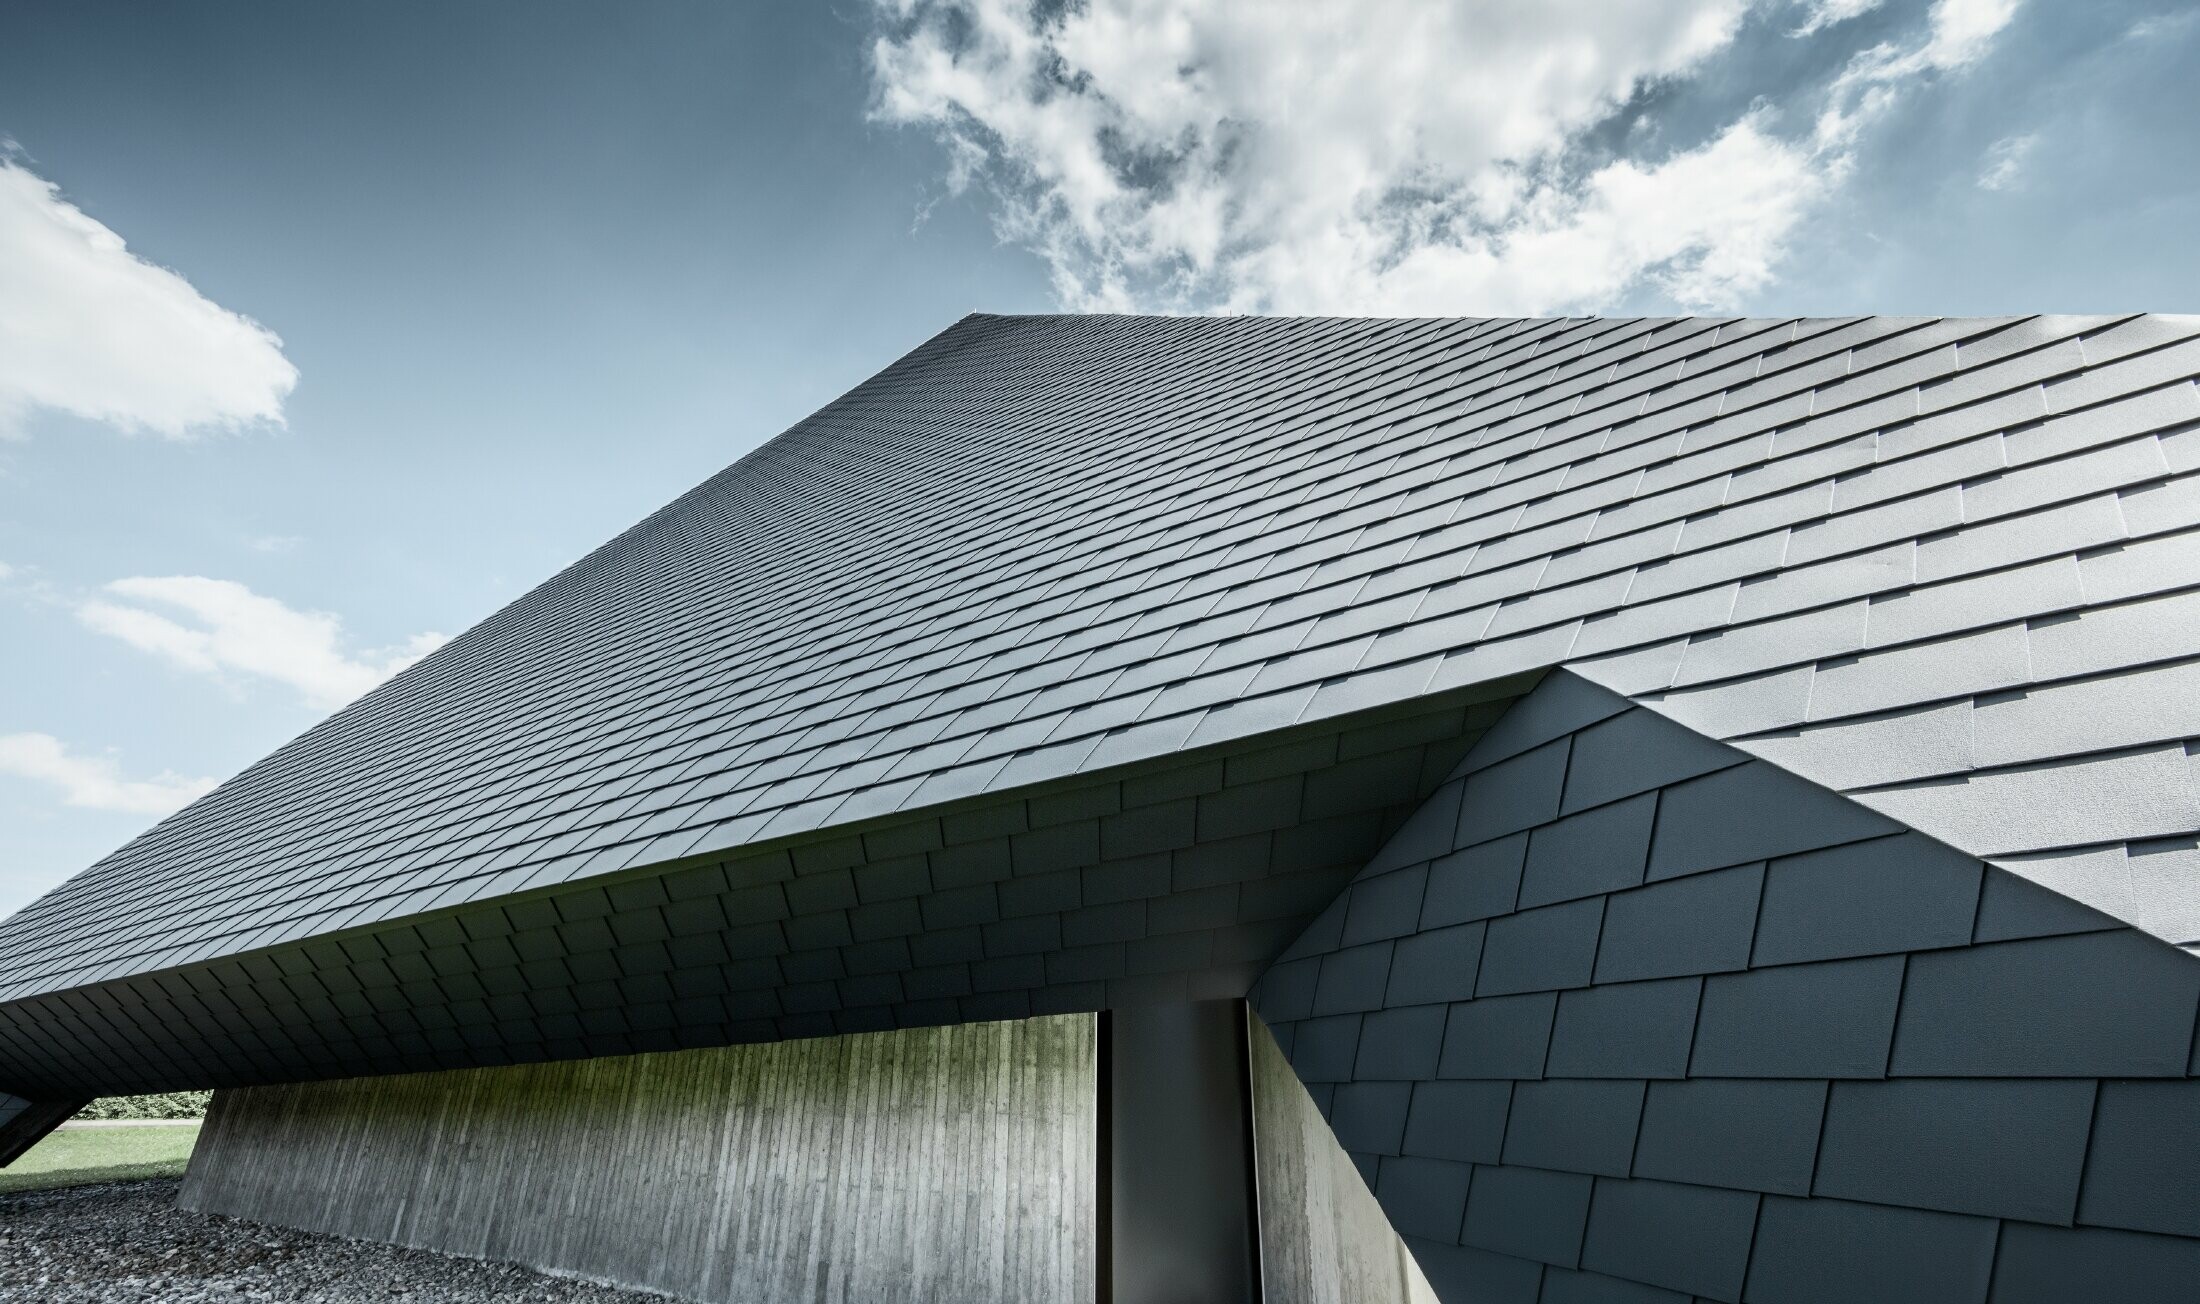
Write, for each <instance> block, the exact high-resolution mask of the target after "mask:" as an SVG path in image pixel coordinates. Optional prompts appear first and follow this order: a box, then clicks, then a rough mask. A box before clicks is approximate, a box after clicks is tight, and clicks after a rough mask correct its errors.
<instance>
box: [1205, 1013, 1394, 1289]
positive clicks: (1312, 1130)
mask: <svg viewBox="0 0 2200 1304" xmlns="http://www.w3.org/2000/svg"><path fill="white" fill-rule="evenodd" d="M1249 1023H1250V1025H1251V1026H1250V1028H1249V1029H1248V1031H1249V1032H1250V1034H1251V1035H1250V1037H1249V1041H1250V1043H1251V1044H1250V1046H1249V1050H1250V1052H1251V1055H1252V1074H1251V1076H1252V1090H1253V1151H1254V1160H1255V1166H1256V1168H1257V1170H1258V1175H1259V1187H1260V1269H1261V1300H1262V1304H1435V1300H1436V1296H1435V1293H1434V1292H1433V1291H1431V1290H1430V1289H1429V1284H1428V1279H1427V1278H1426V1277H1424V1276H1423V1275H1422V1274H1421V1269H1420V1267H1419V1265H1417V1264H1415V1263H1414V1261H1413V1256H1412V1254H1411V1253H1409V1252H1408V1251H1407V1249H1406V1247H1405V1243H1404V1242H1403V1241H1401V1240H1399V1239H1398V1233H1397V1231H1396V1230H1395V1229H1393V1228H1392V1227H1391V1225H1390V1222H1389V1220H1388V1219H1386V1218H1384V1217H1383V1210H1382V1206H1380V1205H1378V1204H1377V1203H1376V1202H1375V1195H1374V1193H1373V1192H1371V1191H1369V1190H1368V1189H1367V1183H1366V1182H1364V1181H1362V1180H1361V1179H1360V1173H1359V1170H1358V1169H1357V1168H1355V1167H1353V1164H1352V1159H1351V1157H1350V1156H1348V1155H1347V1154H1345V1152H1344V1149H1343V1147H1341V1146H1339V1145H1338V1144H1337V1138H1336V1136H1335V1134H1333V1133H1332V1132H1331V1131H1330V1130H1329V1127H1328V1124H1327V1123H1325V1122H1324V1121H1323V1119H1322V1115H1321V1111H1320V1110H1319V1109H1317V1108H1316V1107H1315V1105H1314V1100H1313V1097H1311V1096H1309V1095H1307V1093H1306V1087H1305V1086H1304V1085H1303V1084H1301V1083H1300V1082H1299V1080H1298V1078H1297V1077H1296V1076H1295V1075H1294V1074H1293V1073H1292V1072H1291V1063H1290V1061H1289V1060H1287V1059H1285V1058H1284V1055H1283V1050H1282V1048H1281V1047H1279V1046H1277V1045H1276V1039H1275V1038H1274V1037H1273V1036H1271V1035H1270V1034H1269V1032H1268V1029H1267V1028H1265V1027H1263V1026H1262V1024H1261V1022H1260V1020H1258V1019H1251V1020H1249Z"/></svg>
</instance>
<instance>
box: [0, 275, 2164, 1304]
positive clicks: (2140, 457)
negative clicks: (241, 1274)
mask: <svg viewBox="0 0 2200 1304" xmlns="http://www.w3.org/2000/svg"><path fill="white" fill-rule="evenodd" d="M2196 376H2200V321H2196V320H2185V319H2177V318H2165V317H2148V316H2142V317H2128V318H2127V317H2102V318H2045V317H2028V318H2009V319H1991V320H1981V319H1962V320H1944V319H1890V318H1863V319H1840V320H1805V321H1795V320H1782V321H1771V320H1763V321H1760V320H1699V319H1682V320H1658V321H1609V320H1566V321H1498V320H1414V321H1376V320H1322V319H1289V320H1281V319H1258V318H1232V319H1182V318H1121V317H1088V318H1079V317H1035V318H1003V317H986V316H978V317H971V318H968V319H965V320H964V321H963V322H961V323H958V324H957V325H956V326H954V327H952V328H950V329H949V330H948V331H946V332H944V333H943V334H941V335H940V336H938V337H936V338H935V339H933V340H931V341H929V342H927V343H926V344H925V345H923V346H922V347H920V348H919V349H917V350H916V351H915V352H913V353H911V354H910V355H909V356H907V357H905V358H903V359H901V360H900V361H898V362H896V363H895V364H894V365H893V366H891V367H889V368H888V369H887V370H885V371H884V372H882V373H880V374H879V375H878V376H876V377H874V378H873V379H871V380H870V381H867V382H865V383H864V384H863V385H861V386H858V387H857V388H856V389H855V390H853V391H851V392H850V393H849V394H848V395H846V396H844V397H843V398H841V399H839V400H837V401H836V402H834V403H833V404H831V405H829V406H828V407H826V408H825V409H823V410H821V411H820V412H819V413H817V414H816V415H814V416H813V417H811V418H809V419H808V420H806V421H804V422H803V423H801V424H799V425H798V426H796V427H795V428H794V429H792V430H790V431H789V432H787V433H786V434H785V435H782V436H781V437H780V438H779V439H777V440H775V441H773V442H772V443H770V444H768V445H766V446H765V447H763V448H762V449H760V450H758V451H757V452H755V453H753V454H751V455H750V456H748V457H746V458H744V459H742V460H741V461H740V462H738V463H736V464H735V465H734V466H732V467H730V468H728V469H727V470H726V471H724V472H722V473H720V474H719V475H718V476H716V477H713V478H712V479H711V480H710V481H708V482H706V483H705V484H703V485H701V486H699V487H698V488H697V489H695V490H693V491H691V492H690V493H688V494H687V495H685V496H683V497H682V498H680V499H679V500H677V501H675V502H674V503H673V504H671V505H670V506H668V507H666V508H665V509H663V510H662V511H660V512H658V513H656V514H655V515H653V516H651V517H649V518H648V519H646V520H645V521H643V522H641V523H640V524H638V525H637V526H635V527H634V528H633V529H631V530H629V531H627V532H626V533H625V534H622V535H621V536H619V537H618V538H617V539H614V540H613V541H612V542H610V543H609V544H607V545H605V546H604V547H603V548H602V549H599V550H598V551H597V552H595V553H593V554H591V555H590V556H589V557H587V558H584V559H583V560H582V561H580V562H579V563H577V564H575V565H574V566H573V567H571V568H569V569H568V570H567V571H565V572H564V573H562V574H560V575H558V576H556V577H555V578H553V579H552V580H550V581H549V582H547V583H546V584H544V585H543V586H542V587H541V588H539V589H537V590H536V591H534V592H533V593H531V594H529V595H528V596H526V597H524V598H522V599H520V600H519V601H518V602H515V603H514V604H512V606H510V607H509V608H507V609H506V610H504V611H502V612H500V613H498V614H497V615H496V616H494V617H492V618H490V619H489V620H488V621H486V622H484V623H483V624H482V625H480V626H478V627H476V628H475V629H473V630H471V631H469V632H468V633H466V634H465V635H463V636H461V637H460V638H459V639H457V640H454V641H453V643H452V644H451V645H450V646H448V647H447V648H445V649H444V650H442V651H440V652H438V653H437V654H436V655H434V656H432V657H430V658H428V659H427V660H425V661H423V662H422V663H420V664H419V665H417V666H415V667H413V668H412V669H410V670H408V671H406V672H405V673H404V674H402V675H400V676H398V677H397V678H396V679H394V680H392V681H391V682H390V683H388V684H386V685H384V686H383V687H381V688H379V689H377V690H375V691H374V692H372V693H370V694H368V695H367V696H366V697H364V698H362V699H361V700H360V701H359V702H357V703H355V704H353V705H352V706H350V707H348V708H346V709H345V710H343V711H341V712H339V713H338V714H337V715H336V716H334V717H332V718H331V719H330V720H328V721H326V722H325V723H323V724H322V725H320V726H317V727H316V728H315V729H313V730H311V731H309V732H308V733H307V734H305V735H303V736H302V737H300V738H299V739H297V740H296V741H294V742H293V743H291V744H290V745H288V746H286V747H285V748H283V749H282V750H280V751H278V752H276V753H275V754H274V755H272V756H270V757H269V758H268V759H267V760H265V761H263V762H261V763H260V764H258V765H256V766H254V767H252V768H251V769H249V770H247V771H245V772H244V773H243V774H241V775H239V776H238V777H237V778H235V779H233V780H231V781H230V782H229V783H227V784H224V785H223V786H222V787H221V788H219V789H217V790H216V791H215V792H213V793H211V794H209V795H208V796H207V797H205V798H203V799H201V800H200V801H199V802H197V803H195V804H194V805H193V806H191V807H190V808H188V809H186V810H185V811H183V812H181V813H179V814H178V815H176V816H174V817H171V818H170V819H168V820H166V821H164V822H163V823H162V824H160V825H159V826H157V827H156V828H154V829H153V830H151V831H150V832H148V833H147V834H145V835H144V836H143V837H141V838H139V839H138V840H137V841H135V842H133V843H131V844H130V845H129V846H127V847H125V848H123V849H122V850H121V851H119V852H117V853H115V854H114V855H113V856H110V857H109V858H107V859H106V860H104V861H102V862H101V863H100V864H98V865H95V866H93V867H92V868H91V869H89V870H87V871H85V872H84V873H83V874H81V875H79V876H78V877H77V878H75V879H72V880H71V881H70V882H68V883H67V884H65V885H63V886H62V887H61V888H59V889H57V890H56V891H55V892H54V893H52V894H50V895H49V896H47V897H45V898H43V899H42V900H40V901H39V902H37V903H34V904H33V905H32V906H30V907H29V908H27V909H26V910H24V911H23V912H22V913H21V914H19V915H17V916H16V917H14V918H13V919H11V920H9V921H6V922H5V923H4V924H0V1090H4V1091H5V1092H6V1093H9V1094H8V1095H7V1096H6V1097H5V1100H4V1101H0V1160H4V1159H7V1158H12V1157H13V1154H14V1153H19V1151H20V1149H21V1148H22V1147H23V1146H25V1145H27V1144H28V1143H29V1141H31V1140H35V1139H36V1136H37V1135H39V1134H42V1132H43V1131H44V1130H45V1129H46V1128H48V1127H50V1126H52V1124H53V1123H54V1122H57V1121H59V1119H60V1118H62V1117H66V1115H67V1113H68V1112H69V1111H70V1110H72V1109H73V1108H74V1107H76V1105H77V1104H78V1103H79V1102H81V1101H83V1100H85V1099H87V1098H89V1097H91V1096H94V1095H101V1094H114V1093H121V1092H130V1091H149V1090H166V1089H176V1088H183V1087H201V1086H214V1087H217V1088H219V1089H220V1090H219V1093H218V1095H217V1098H216V1107H215V1110H214V1113H213V1115H212V1116H211V1118H210V1120H209V1124H208V1126H207V1128H206V1131H205V1133H204V1136H203V1138H202V1141H201V1143H200V1151H199V1153H198V1154H197V1155H196V1156H195V1157H194V1160H193V1165H192V1172H191V1175H190V1177H189V1179H188V1180H187V1183H186V1186H185V1191H184V1197H183V1198H184V1199H185V1201H186V1202H187V1203H190V1204H193V1205H195V1206H196V1207H200V1208H206V1209H213V1210H219V1211H223V1212H233V1213H239V1214H242V1215H245V1216H250V1217H259V1218H264V1219H270V1220H275V1221H285V1222H294V1223H297V1224H299V1225H306V1226H316V1227H322V1228H326V1229H331V1230H341V1231H347V1232H351V1233H354V1234H367V1235H376V1236H382V1237H386V1238H390V1239H396V1240H401V1241H405V1242H407V1243H413V1244H423V1245H431V1246H436V1247H440V1248H447V1249H455V1250H459V1251H461V1252H467V1253H476V1254H485V1255H490V1256H493V1257H503V1258H511V1259H515V1260H519V1261H524V1262H529V1263H535V1264H539V1265H544V1266H550V1267H556V1268H562V1269H565V1270H569V1271H579V1272H584V1273H588V1274H591V1275H599V1276H604V1277H607V1278H614V1279H618V1280H625V1281H634V1282H639V1283H642V1284H648V1285H653V1286H657V1287H659V1288H662V1289H667V1290H671V1291H674V1292H676V1293H680V1294H685V1295H690V1296H692V1297H695V1298H701V1299H753V1298H779V1297H785V1298H796V1297H800V1298H806V1299H808V1298H819V1299H882V1298H908V1299H971V1298H1016V1299H1063V1300H1086V1299H1094V1298H1099V1299H1103V1300H1119V1301H1124V1302H1125V1304H1129V1302H1131V1301H1149V1300H1151V1301H1162V1300H1176V1299H1185V1300H1205V1299H1217V1300H1222V1299H1254V1298H1266V1299H1272V1300H1278V1301H1282V1300H1298V1299H1323V1300H1340V1301H1342V1300H1363V1299H1364V1300H1406V1299H1419V1300H1425V1299H1439V1300H1443V1301H1446V1302H1447V1304H1453V1302H1456V1301H1462V1300H1483V1299H1491V1300H1523V1301H1547V1302H1554V1304H1555V1302H1559V1301H1590V1300H1642V1301H1656V1300H1686V1299H1690V1298H1701V1299H1711V1300H1727V1301H1739V1300H1747V1301H1751V1302H1752V1304H1758V1302H1772V1304H1778V1302H1781V1301H1812V1300H1854V1299H1888V1300H1897V1299H1919V1300H1928V1299H1929V1300H1972V1301H2032V1300H2059V1299H2079V1298H2103V1297H2114V1298H2130V1299H2150V1298H2164V1299H2169V1298H2178V1297H2180V1295H2181V1293H2182V1292H2183V1291H2185V1290H2188V1289H2189V1283H2190V1282H2191V1281H2192V1280H2194V1279H2195V1278H2196V1276H2200V1195H2196V1194H2195V1193H2196V1192H2200V1183H2196V1182H2194V1181H2193V1180H2192V1178H2191V1173H2192V1171H2193V1167H2194V1161H2195V1160H2196V1159H2200V1081H2195V1076H2196V1074H2200V1049H2196V1047H2195V1043H2194V1038H2195V1023H2196V1019H2200V958H2196V957H2195V955H2194V954H2192V952H2191V949H2190V948H2192V947H2193V946H2194V945H2195V944H2196V943H2200V844H2196V841H2195V835H2196V832H2200V769H2196V766H2200V761H2195V760H2194V758H2193V755H2192V753H2193V751H2194V750H2200V390H2196V389H2195V384H2194V380H2195V377H2196Z"/></svg>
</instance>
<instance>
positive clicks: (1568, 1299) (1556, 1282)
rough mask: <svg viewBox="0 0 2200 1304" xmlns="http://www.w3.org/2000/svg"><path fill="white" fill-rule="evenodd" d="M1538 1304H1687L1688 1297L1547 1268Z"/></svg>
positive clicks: (1600, 1276)
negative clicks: (1541, 1296)
mask: <svg viewBox="0 0 2200 1304" xmlns="http://www.w3.org/2000/svg"><path fill="white" fill-rule="evenodd" d="M1540 1304H1689V1296H1688V1295H1687V1294H1685V1293H1683V1292H1679V1291H1670V1290H1662V1289H1660V1288H1658V1287H1656V1286H1645V1285H1643V1284H1642V1283H1641V1282H1639V1281H1626V1280H1624V1279H1622V1278H1619V1277H1607V1276H1605V1275H1604V1274H1603V1273H1601V1272H1577V1271H1574V1270H1572V1269H1569V1268H1546V1269H1544V1272H1543V1298H1542V1300H1541V1302H1540Z"/></svg>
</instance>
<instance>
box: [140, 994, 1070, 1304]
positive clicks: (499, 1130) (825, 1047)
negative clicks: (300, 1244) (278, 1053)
mask: <svg viewBox="0 0 2200 1304" xmlns="http://www.w3.org/2000/svg"><path fill="white" fill-rule="evenodd" d="M1096 1053H1097V1052H1096V1038H1095V1032H1094V1020H1093V1018H1092V1017H1091V1016H1089V1015H1063V1016H1056V1017H1051V1018H1041V1019H1029V1020H1023V1021H1018V1022H1006V1023H981V1024H966V1025H962V1026H957V1027H945V1028H927V1029H916V1030H910V1031H900V1032H884V1033H867V1034H859V1035H853V1036H846V1037H836V1038H828V1039H817V1040H807V1041H791V1042H785V1043H780V1044H776V1045H760V1046H739V1047H729V1048H723V1049H714V1050H692V1051H677V1052H670V1053H665V1054H653V1055H634V1056H622V1057H609V1058H599V1059H591V1060H579V1061H571V1062H564V1063H555V1064H541V1065H527V1066H520V1067H511V1068H496V1069H471V1070H460V1071H454V1072H446V1073H425V1074H412V1075H404V1076H392V1077H380V1078H356V1079H349V1080H343V1081H336V1082H323V1083H309V1084H302V1085H297V1086H271V1087H245V1088H236V1089H231V1090H225V1091H221V1092H218V1093H217V1094H216V1095H215V1097H214V1105H213V1108H212V1110H211V1112H210V1113H209V1115H208V1118H207V1122H206V1126H205V1128H204V1130H203V1131H202V1133H201V1135H200V1139H199V1143H198V1149H197V1150H196V1152H194V1154H193V1155H192V1159H191V1169H190V1174H189V1176H188V1177H187V1178H186V1179H185V1182H184V1187H183V1192H182V1196H181V1203H182V1204H183V1206H184V1207H186V1208H190V1209H197V1210H201V1211H205V1212H212V1213H223V1214H230V1215H233V1216H236V1217H241V1218H249V1219H254V1220H258V1221H264V1222H275V1223H282V1224H285V1225H289V1226H295V1227H305V1228H309V1229H313V1230H317V1231H329V1232H338V1233H342V1234H346V1235H352V1236H362V1237H371V1238H374V1239H379V1240H388V1241H395V1242H398V1243H401V1244H407V1245H416V1246H423V1247H427V1248H432V1249H438V1250H445V1251H452V1252H456V1253H460V1254H467V1255H475V1256H480V1257H485V1258H491V1259H500V1260H509V1261H514V1262H519V1263H526V1264H532V1265H535V1266H538V1267H547V1268H553V1269H559V1270H564V1271H569V1272H575V1273H579V1274H582V1275H585V1276H590V1277H595V1278H600V1279H605V1280H610V1281H616V1282H621V1283H625V1284H630V1285H641V1286H648V1287H653V1288H656V1289H660V1290H665V1291H669V1292H674V1293H677V1294H679V1295H682V1296H685V1297H688V1298H694V1299H701V1300H713V1301H719V1300H722V1301H744V1302H746V1301H756V1300H780V1299H786V1300H795V1299H799V1300H804V1301H814V1302H816V1304H828V1302H837V1301H850V1302H851V1304H853V1302H855V1301H864V1302H870V1301H905V1300H906V1301H935V1300H936V1301H963V1300H991V1299H1000V1300H1019V1301H1022V1300H1030V1301H1050V1302H1051V1301H1062V1302H1063V1304H1070V1302H1071V1301H1075V1302H1076V1304H1084V1302H1085V1301H1089V1300H1091V1299H1092V1297H1093V1290H1094V1267H1093V1264H1094V1259H1093V1255H1094V1237H1093V1227H1094V1204H1093V1192H1094V1185H1095V1168H1096V1163H1097V1159H1096V1155H1097V1136H1096V1131H1095V1110H1096V1101H1095V1092H1094V1089H1093V1086H1094V1081H1095V1072H1096Z"/></svg>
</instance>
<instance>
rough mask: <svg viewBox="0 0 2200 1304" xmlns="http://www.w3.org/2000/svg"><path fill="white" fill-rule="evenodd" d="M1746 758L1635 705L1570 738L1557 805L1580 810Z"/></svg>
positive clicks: (1707, 771)
mask: <svg viewBox="0 0 2200 1304" xmlns="http://www.w3.org/2000/svg"><path fill="white" fill-rule="evenodd" d="M1746 759H1747V758H1746V757H1745V756H1744V755H1743V754H1742V753H1740V752H1738V751H1735V750H1734V749H1733V748H1731V747H1729V746H1727V745H1726V744H1724V743H1721V742H1715V741H1713V740H1712V739H1709V738H1706V737H1704V736H1703V735H1702V734H1700V733H1697V732H1696V731H1695V730H1693V729H1690V728H1688V727H1686V726H1685V725H1680V724H1676V723H1674V722H1673V721H1671V720H1668V719H1666V718H1665V717H1664V716H1661V715H1659V714H1658V713H1657V712H1655V711H1652V710H1649V709H1648V708H1645V707H1637V708H1635V709H1634V710H1632V711H1627V712H1624V713H1622V714H1620V715H1617V716H1614V717H1613V718H1611V719H1609V720H1606V721H1604V722H1603V723H1601V724H1595V725H1591V726H1590V727H1589V728H1587V729H1584V730H1582V731H1581V733H1580V734H1578V735H1577V736H1576V737H1575V739H1574V751H1573V758H1572V760H1571V762H1570V763H1569V764H1568V766H1567V770H1566V796H1565V800H1564V801H1563V803H1561V808H1562V809H1563V810H1566V811H1569V812H1571V811H1577V810H1584V809H1587V808H1588V807H1591V806H1599V805H1602V804H1604V803H1605V802H1608V801H1614V800H1617V799H1618V798H1621V797H1627V796H1632V795H1634V794H1635V793H1638V792H1648V791H1649V790H1650V789H1652V788H1662V787H1664V786H1666V785H1667V784H1671V783H1678V782H1680V781H1681V780H1683V779H1692V778H1694V777H1695V776H1697V775H1699V774H1705V773H1709V772H1710V771H1712V770H1718V769H1724V768H1726V767H1727V766H1730V765H1735V764H1739V763H1740V762H1741V761H1743V760H1746Z"/></svg>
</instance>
